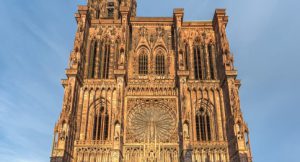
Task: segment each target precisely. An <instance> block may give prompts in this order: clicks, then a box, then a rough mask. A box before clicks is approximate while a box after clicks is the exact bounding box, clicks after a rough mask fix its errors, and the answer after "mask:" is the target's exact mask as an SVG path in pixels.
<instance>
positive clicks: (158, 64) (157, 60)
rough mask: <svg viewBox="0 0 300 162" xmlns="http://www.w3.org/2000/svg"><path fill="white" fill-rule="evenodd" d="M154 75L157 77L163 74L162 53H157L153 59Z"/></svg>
mask: <svg viewBox="0 0 300 162" xmlns="http://www.w3.org/2000/svg"><path fill="white" fill-rule="evenodd" d="M155 65H156V69H155V73H156V74H157V75H164V74H165V56H164V55H163V54H162V53H158V54H157V55H156V58H155Z"/></svg>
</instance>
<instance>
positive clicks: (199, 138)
mask: <svg viewBox="0 0 300 162" xmlns="http://www.w3.org/2000/svg"><path fill="white" fill-rule="evenodd" d="M183 15H184V10H183V9H174V13H173V17H137V16H136V1H135V0H131V1H129V0H121V1H117V0H103V1H99V0H88V3H87V5H86V6H79V8H78V13H76V15H75V16H76V20H77V23H78V29H77V32H76V35H75V41H74V49H73V51H72V52H71V54H70V63H69V67H68V69H67V70H66V75H67V79H64V80H62V84H63V87H64V90H65V92H64V93H65V95H64V99H63V106H62V112H61V115H60V118H59V120H58V122H57V123H56V125H55V129H54V140H53V149H52V154H51V162H95V161H97V162H110V161H112V162H121V161H124V162H133V161H134V162H145V161H147V162H148V161H149V162H158V161H162V162H171V161H172V162H174V161H187V162H192V161H193V162H195V161H197V162H199V161H202V162H207V161H210V162H221V161H222V162H251V161H252V157H251V150H250V142H249V136H248V133H249V130H248V128H247V125H246V123H245V122H244V120H243V116H242V113H241V108H240V100H239V94H238V93H239V92H238V89H239V87H240V81H239V80H237V79H236V76H237V71H236V69H235V68H234V65H233V57H232V54H231V53H230V48H229V43H228V40H227V37H226V31H225V30H226V25H227V22H228V17H227V15H226V13H225V10H223V9H217V10H216V12H215V15H214V17H213V20H211V21H193V22H184V21H183Z"/></svg>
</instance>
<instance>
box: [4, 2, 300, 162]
mask: <svg viewBox="0 0 300 162" xmlns="http://www.w3.org/2000/svg"><path fill="white" fill-rule="evenodd" d="M84 3H85V0H77V1H61V0H51V1H41V0H31V1H30V3H28V1H19V0H9V1H0V15H2V17H1V25H0V31H1V32H0V42H1V48H0V74H1V75H0V161H5V162H6V161H8V162H47V161H49V155H50V149H51V143H52V130H53V126H54V123H55V121H56V120H57V118H58V115H59V112H60V110H61V102H62V95H63V88H62V87H61V85H60V79H61V78H63V77H64V68H65V67H66V65H67V60H68V55H69V52H70V50H71V49H72V45H73V39H74V34H75V30H76V26H75V25H76V22H75V20H74V17H73V16H74V13H75V12H76V9H77V5H78V4H84ZM299 5H300V2H298V1H296V0H287V1H279V0H265V1H261V0H252V1H230V0H229V1H211V0H184V1H182V0H163V1H162V0H151V1H146V0H138V14H139V15H142V16H172V11H173V8H175V7H183V8H185V19H186V20H195V19H211V18H212V16H213V12H214V9H215V8H227V12H228V14H229V16H230V20H229V24H228V36H229V38H230V42H231V48H232V52H233V53H234V54H235V60H236V65H237V67H238V70H239V73H240V75H239V77H240V78H241V79H242V81H243V86H242V88H241V103H242V107H243V112H244V115H245V118H246V119H247V121H248V123H249V126H250V133H251V137H252V138H251V141H252V149H253V153H254V160H255V161H272V162H281V161H289V162H296V161H298V160H297V158H298V157H297V153H298V152H299V151H300V149H299V148H298V146H299V145H300V143H299V140H298V137H299V136H300V130H299V127H298V125H297V124H298V123H300V118H299V117H298V116H297V115H298V114H299V112H300V110H298V107H299V106H298V105H299V104H298V101H299V100H300V98H299V95H298V94H299V91H300V86H298V83H297V81H298V80H300V72H299V70H298V69H299V68H298V67H297V65H298V60H300V56H299V51H300V46H299V45H298V44H299V42H300V32H298V30H299V28H300V22H299V21H296V19H297V18H296V16H295V13H294V12H293V11H297V6H299ZM282 137H285V138H282ZM275 145H276V146H279V147H276V146H275Z"/></svg>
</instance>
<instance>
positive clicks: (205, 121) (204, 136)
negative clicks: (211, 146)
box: [196, 107, 211, 141]
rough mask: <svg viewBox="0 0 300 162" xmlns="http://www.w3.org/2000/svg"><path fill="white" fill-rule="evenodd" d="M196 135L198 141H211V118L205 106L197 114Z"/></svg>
mask: <svg viewBox="0 0 300 162" xmlns="http://www.w3.org/2000/svg"><path fill="white" fill-rule="evenodd" d="M196 135H197V141H211V118H210V115H209V113H208V112H207V111H206V109H204V108H203V107H201V108H200V109H199V110H198V112H197V114H196Z"/></svg>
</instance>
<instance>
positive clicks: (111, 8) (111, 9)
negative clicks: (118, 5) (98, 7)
mask: <svg viewBox="0 0 300 162" xmlns="http://www.w3.org/2000/svg"><path fill="white" fill-rule="evenodd" d="M107 17H109V18H112V17H114V2H108V5H107Z"/></svg>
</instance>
